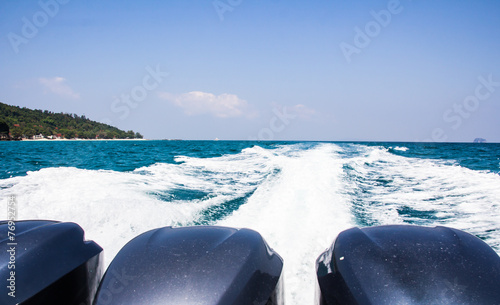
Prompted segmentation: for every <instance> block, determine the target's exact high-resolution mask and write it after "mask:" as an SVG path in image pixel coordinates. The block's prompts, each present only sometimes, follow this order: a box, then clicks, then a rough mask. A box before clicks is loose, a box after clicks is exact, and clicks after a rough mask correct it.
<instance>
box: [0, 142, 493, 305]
mask: <svg viewBox="0 0 500 305" xmlns="http://www.w3.org/2000/svg"><path fill="white" fill-rule="evenodd" d="M176 161H177V162H178V163H176V164H165V163H158V164H154V165H151V166H147V167H143V168H139V169H136V170H135V171H132V172H115V171H109V170H84V169H77V168H68V167H65V168H46V169H42V170H40V171H36V172H28V174H27V176H23V177H14V178H9V179H4V180H0V198H2V206H4V207H5V206H6V201H7V197H8V196H9V195H11V194H13V195H16V197H17V201H18V216H19V219H53V220H60V221H72V222H76V223H78V224H79V225H80V226H82V228H83V229H84V230H85V232H86V237H87V238H88V239H92V240H94V241H96V242H97V243H98V244H100V245H101V246H102V247H103V248H104V250H105V251H104V252H105V261H106V263H107V264H108V263H109V262H110V261H111V259H112V258H113V257H114V256H115V254H116V253H117V252H118V251H119V250H120V249H121V247H122V246H123V245H124V244H125V243H126V242H128V241H129V240H131V239H132V238H134V237H135V236H137V235H139V234H141V233H143V232H145V231H148V230H150V229H153V228H158V227H162V226H170V225H172V226H185V225H192V224H195V223H197V221H198V220H200V219H201V218H202V217H206V215H205V216H203V212H204V211H206V210H207V209H209V208H211V207H219V206H222V205H223V204H224V203H227V202H229V201H231V200H235V199H238V198H243V199H244V200H243V204H242V205H241V206H240V207H239V208H238V209H237V210H236V211H234V212H233V213H230V214H229V215H228V216H227V217H225V218H224V219H213V221H212V222H210V223H212V224H216V225H224V226H233V227H247V228H251V229H254V230H257V231H258V232H260V233H261V234H262V235H263V237H264V238H265V239H266V240H267V242H268V244H269V245H270V246H271V247H272V248H273V249H275V250H276V251H277V252H278V253H279V254H280V255H281V256H282V257H283V258H284V261H285V269H284V276H285V291H286V304H287V305H294V304H300V305H302V304H312V303H313V301H314V286H315V283H316V277H315V260H316V258H317V257H318V255H319V254H320V253H321V252H322V251H324V250H325V249H326V248H327V247H329V246H330V244H331V243H332V241H333V240H334V238H335V237H336V235H337V234H338V233H339V232H340V231H342V230H344V229H347V228H349V227H352V226H354V225H356V224H360V223H361V224H362V223H368V224H397V223H414V224H423V225H430V226H434V225H448V226H451V227H455V228H458V229H462V230H465V231H467V232H470V233H472V234H475V235H476V236H480V237H481V238H483V239H484V240H485V241H486V242H487V243H488V244H490V245H491V246H493V247H494V248H495V249H496V250H497V252H499V253H500V176H499V175H496V174H492V173H488V172H482V171H473V170H469V169H467V168H463V167H460V166H456V165H452V164H450V163H444V162H442V161H436V160H425V159H417V158H407V157H402V156H396V155H394V154H391V153H390V152H389V151H387V150H386V149H384V148H378V147H368V146H364V145H337V144H295V145H282V146H280V147H278V148H275V149H264V148H261V147H258V146H255V147H252V148H247V149H244V150H243V151H241V152H240V153H238V154H232V155H224V156H221V157H217V158H192V157H184V156H179V157H177V158H176ZM193 194H194V195H193ZM6 210H7V209H6V208H4V209H2V210H1V211H0V219H1V218H6V212H7V211H6ZM353 215H355V216H356V217H355V216H353Z"/></svg>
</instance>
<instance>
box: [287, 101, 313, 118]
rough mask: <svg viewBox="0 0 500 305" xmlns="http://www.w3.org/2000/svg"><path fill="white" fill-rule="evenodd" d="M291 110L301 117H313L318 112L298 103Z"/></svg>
mask: <svg viewBox="0 0 500 305" xmlns="http://www.w3.org/2000/svg"><path fill="white" fill-rule="evenodd" d="M290 110H291V112H293V113H295V114H296V115H298V116H299V117H300V118H301V119H311V118H313V117H314V116H315V115H316V114H317V112H316V110H314V109H312V108H309V107H307V106H305V105H302V104H297V105H295V106H293V107H291V108H290Z"/></svg>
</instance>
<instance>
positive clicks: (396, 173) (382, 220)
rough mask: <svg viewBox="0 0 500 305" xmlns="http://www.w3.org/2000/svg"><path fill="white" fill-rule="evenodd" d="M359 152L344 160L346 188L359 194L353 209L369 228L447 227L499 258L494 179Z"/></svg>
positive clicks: (498, 181)
mask: <svg viewBox="0 0 500 305" xmlns="http://www.w3.org/2000/svg"><path fill="white" fill-rule="evenodd" d="M364 149H365V152H364V155H363V156H360V157H356V158H351V159H350V160H348V164H349V165H350V166H351V167H352V168H353V169H354V173H355V174H354V176H356V178H355V179H352V181H355V182H352V181H351V183H346V189H350V190H351V193H352V194H354V193H356V191H357V190H360V189H363V190H364V194H363V195H360V194H359V193H358V199H360V200H361V204H360V205H358V206H357V209H358V211H360V212H362V213H363V214H364V215H367V218H370V219H371V222H372V223H373V224H397V223H411V224H420V225H428V226H435V225H446V226H450V227H454V228H457V229H461V230H464V231H466V232H469V233H471V234H473V235H476V236H478V237H481V238H482V239H484V240H485V241H486V242H487V243H488V244H489V245H490V246H492V247H493V248H494V249H495V250H496V251H497V253H500V176H499V175H497V174H495V173H491V172H487V171H474V170H470V169H468V168H464V167H461V166H458V165H456V164H452V163H450V162H449V161H447V162H444V161H440V160H429V159H418V158H406V157H401V156H396V155H393V154H391V153H389V152H387V151H386V150H385V149H383V148H374V147H365V148H364ZM380 181H384V182H385V183H379V182H380Z"/></svg>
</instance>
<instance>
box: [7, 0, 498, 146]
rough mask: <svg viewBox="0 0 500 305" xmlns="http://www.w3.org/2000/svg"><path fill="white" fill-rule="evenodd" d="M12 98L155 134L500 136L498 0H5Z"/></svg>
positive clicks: (361, 137) (269, 137)
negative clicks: (474, 0)
mask: <svg viewBox="0 0 500 305" xmlns="http://www.w3.org/2000/svg"><path fill="white" fill-rule="evenodd" d="M0 12H1V13H0V16H1V17H0V102H4V103H7V104H11V105H18V106H22V107H29V108H36V109H48V110H51V111H55V112H68V113H77V114H85V115H86V116H87V117H89V118H91V119H93V120H97V121H102V122H106V123H109V124H111V125H114V126H117V127H119V128H121V129H125V130H129V129H133V130H135V131H139V132H141V133H142V134H143V135H144V136H145V137H147V138H151V139H164V138H182V139H214V138H216V137H217V138H219V139H242V140H246V139H262V140H373V141H466V142H468V141H472V140H473V139H474V138H476V137H483V138H486V139H487V140H489V141H490V142H500V133H499V130H500V128H499V127H500V121H499V118H500V56H498V54H499V53H498V50H500V31H499V30H498V29H500V18H498V16H500V2H498V1H493V0H492V1H476V2H473V1H451V0H449V1H434V2H430V1H415V0H413V1H410V0H400V1H396V0H390V1H319V0H318V1H293V0H288V1H284V0H267V1H260V0H256V1H250V0H220V1H218V0H217V1H213V0H197V1H185V0H184V1H181V0H178V1H159V0H157V1H141V2H140V1H96V0H89V1H81V0H59V1H57V0H41V1H22V2H20V1H14V0H5V1H2V2H0Z"/></svg>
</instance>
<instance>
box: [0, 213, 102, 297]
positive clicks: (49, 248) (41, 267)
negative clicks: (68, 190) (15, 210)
mask: <svg viewBox="0 0 500 305" xmlns="http://www.w3.org/2000/svg"><path fill="white" fill-rule="evenodd" d="M9 232H11V233H9ZM12 233H14V234H15V235H13V234H12ZM11 237H12V238H11ZM83 238H84V232H83V230H82V228H80V226H78V225H77V224H75V223H69V222H56V221H47V220H28V221H16V222H15V223H14V227H13V226H12V223H10V225H9V222H7V221H1V222H0V249H1V252H0V279H1V281H2V283H4V284H3V285H1V288H0V291H1V292H0V304H3V305H8V304H22V305H38V304H40V305H45V304H51V305H54V304H60V305H86V304H89V305H90V304H92V300H93V298H94V295H95V293H96V291H97V287H98V285H99V280H100V278H101V276H102V267H101V261H102V248H101V247H99V246H98V245H97V244H96V243H94V242H92V241H84V239H83Z"/></svg>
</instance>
